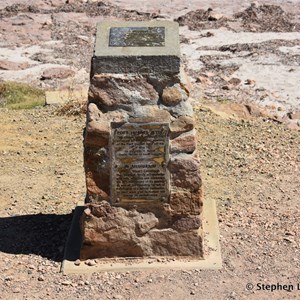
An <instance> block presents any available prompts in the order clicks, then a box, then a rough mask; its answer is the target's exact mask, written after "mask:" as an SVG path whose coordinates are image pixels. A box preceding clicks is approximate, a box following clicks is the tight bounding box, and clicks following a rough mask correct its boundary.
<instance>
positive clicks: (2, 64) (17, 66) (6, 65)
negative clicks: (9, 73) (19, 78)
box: [0, 59, 30, 71]
mask: <svg viewBox="0 0 300 300" xmlns="http://www.w3.org/2000/svg"><path fill="white" fill-rule="evenodd" d="M29 67H30V65H29V63H27V62H23V63H21V62H14V61H9V60H3V59H0V70H13V71H17V70H24V69H27V68H29Z"/></svg>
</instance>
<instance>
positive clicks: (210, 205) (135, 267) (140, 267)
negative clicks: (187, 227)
mask: <svg viewBox="0 0 300 300" xmlns="http://www.w3.org/2000/svg"><path fill="white" fill-rule="evenodd" d="M83 210H84V206H83V204H80V205H78V206H77V207H76V208H75V211H74V215H73V220H72V224H71V228H70V231H69V234H68V238H67V242H66V246H65V252H64V259H63V262H62V266H61V271H62V273H63V274H64V275H68V274H88V273H97V272H127V271H145V270H167V269H169V270H170V269H172V270H187V269H188V270H191V269H203V270H204V269H210V270H218V269H221V268H222V258H221V248H220V242H219V239H220V233H219V225H218V219H217V212H216V203H215V201H214V200H209V201H204V206H203V232H204V248H205V253H206V255H205V257H204V259H197V258H192V257H184V258H183V257H145V258H102V259H97V264H96V265H94V266H88V265H86V264H85V261H81V263H80V265H78V266H77V265H75V264H74V262H75V261H76V260H77V259H79V254H80V246H81V234H80V228H79V219H80V216H81V214H82V212H83ZM158 260H159V261H158Z"/></svg>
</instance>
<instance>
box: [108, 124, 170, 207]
mask: <svg viewBox="0 0 300 300" xmlns="http://www.w3.org/2000/svg"><path fill="white" fill-rule="evenodd" d="M111 151H112V152H111V158H112V169H111V196H112V202H113V203H128V202H129V203H130V202H159V201H166V200H167V199H168V196H169V177H170V175H169V172H168V170H167V163H168V153H169V125H168V124H166V123H147V124H144V123H143V124H137V123H126V124H123V125H122V126H120V127H117V128H113V129H112V138H111Z"/></svg>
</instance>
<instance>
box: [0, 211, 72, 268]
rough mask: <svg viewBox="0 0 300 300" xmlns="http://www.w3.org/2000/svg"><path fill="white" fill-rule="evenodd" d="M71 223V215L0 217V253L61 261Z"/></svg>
mask: <svg viewBox="0 0 300 300" xmlns="http://www.w3.org/2000/svg"><path fill="white" fill-rule="evenodd" d="M71 221H72V213H71V214H66V215H55V214H36V215H22V216H11V217H5V218H0V228H1V230H0V251H1V252H5V253H10V254H36V255H40V256H42V257H45V258H48V259H51V260H54V261H57V262H61V261H62V260H63V254H64V246H65V242H66V240H67V235H68V231H69V228H70V225H71Z"/></svg>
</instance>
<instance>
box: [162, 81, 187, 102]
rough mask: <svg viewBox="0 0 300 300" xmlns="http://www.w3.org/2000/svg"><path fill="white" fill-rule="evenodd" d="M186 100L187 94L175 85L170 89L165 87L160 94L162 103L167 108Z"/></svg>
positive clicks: (179, 86)
mask: <svg viewBox="0 0 300 300" xmlns="http://www.w3.org/2000/svg"><path fill="white" fill-rule="evenodd" d="M187 98H188V94H187V92H186V91H185V90H184V89H182V87H181V85H180V84H178V83H177V84H175V85H173V86H171V87H166V88H165V89H164V90H163V93H162V99H161V100H162V103H163V104H164V105H167V106H173V105H177V104H178V103H180V102H181V101H185V100H187Z"/></svg>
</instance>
